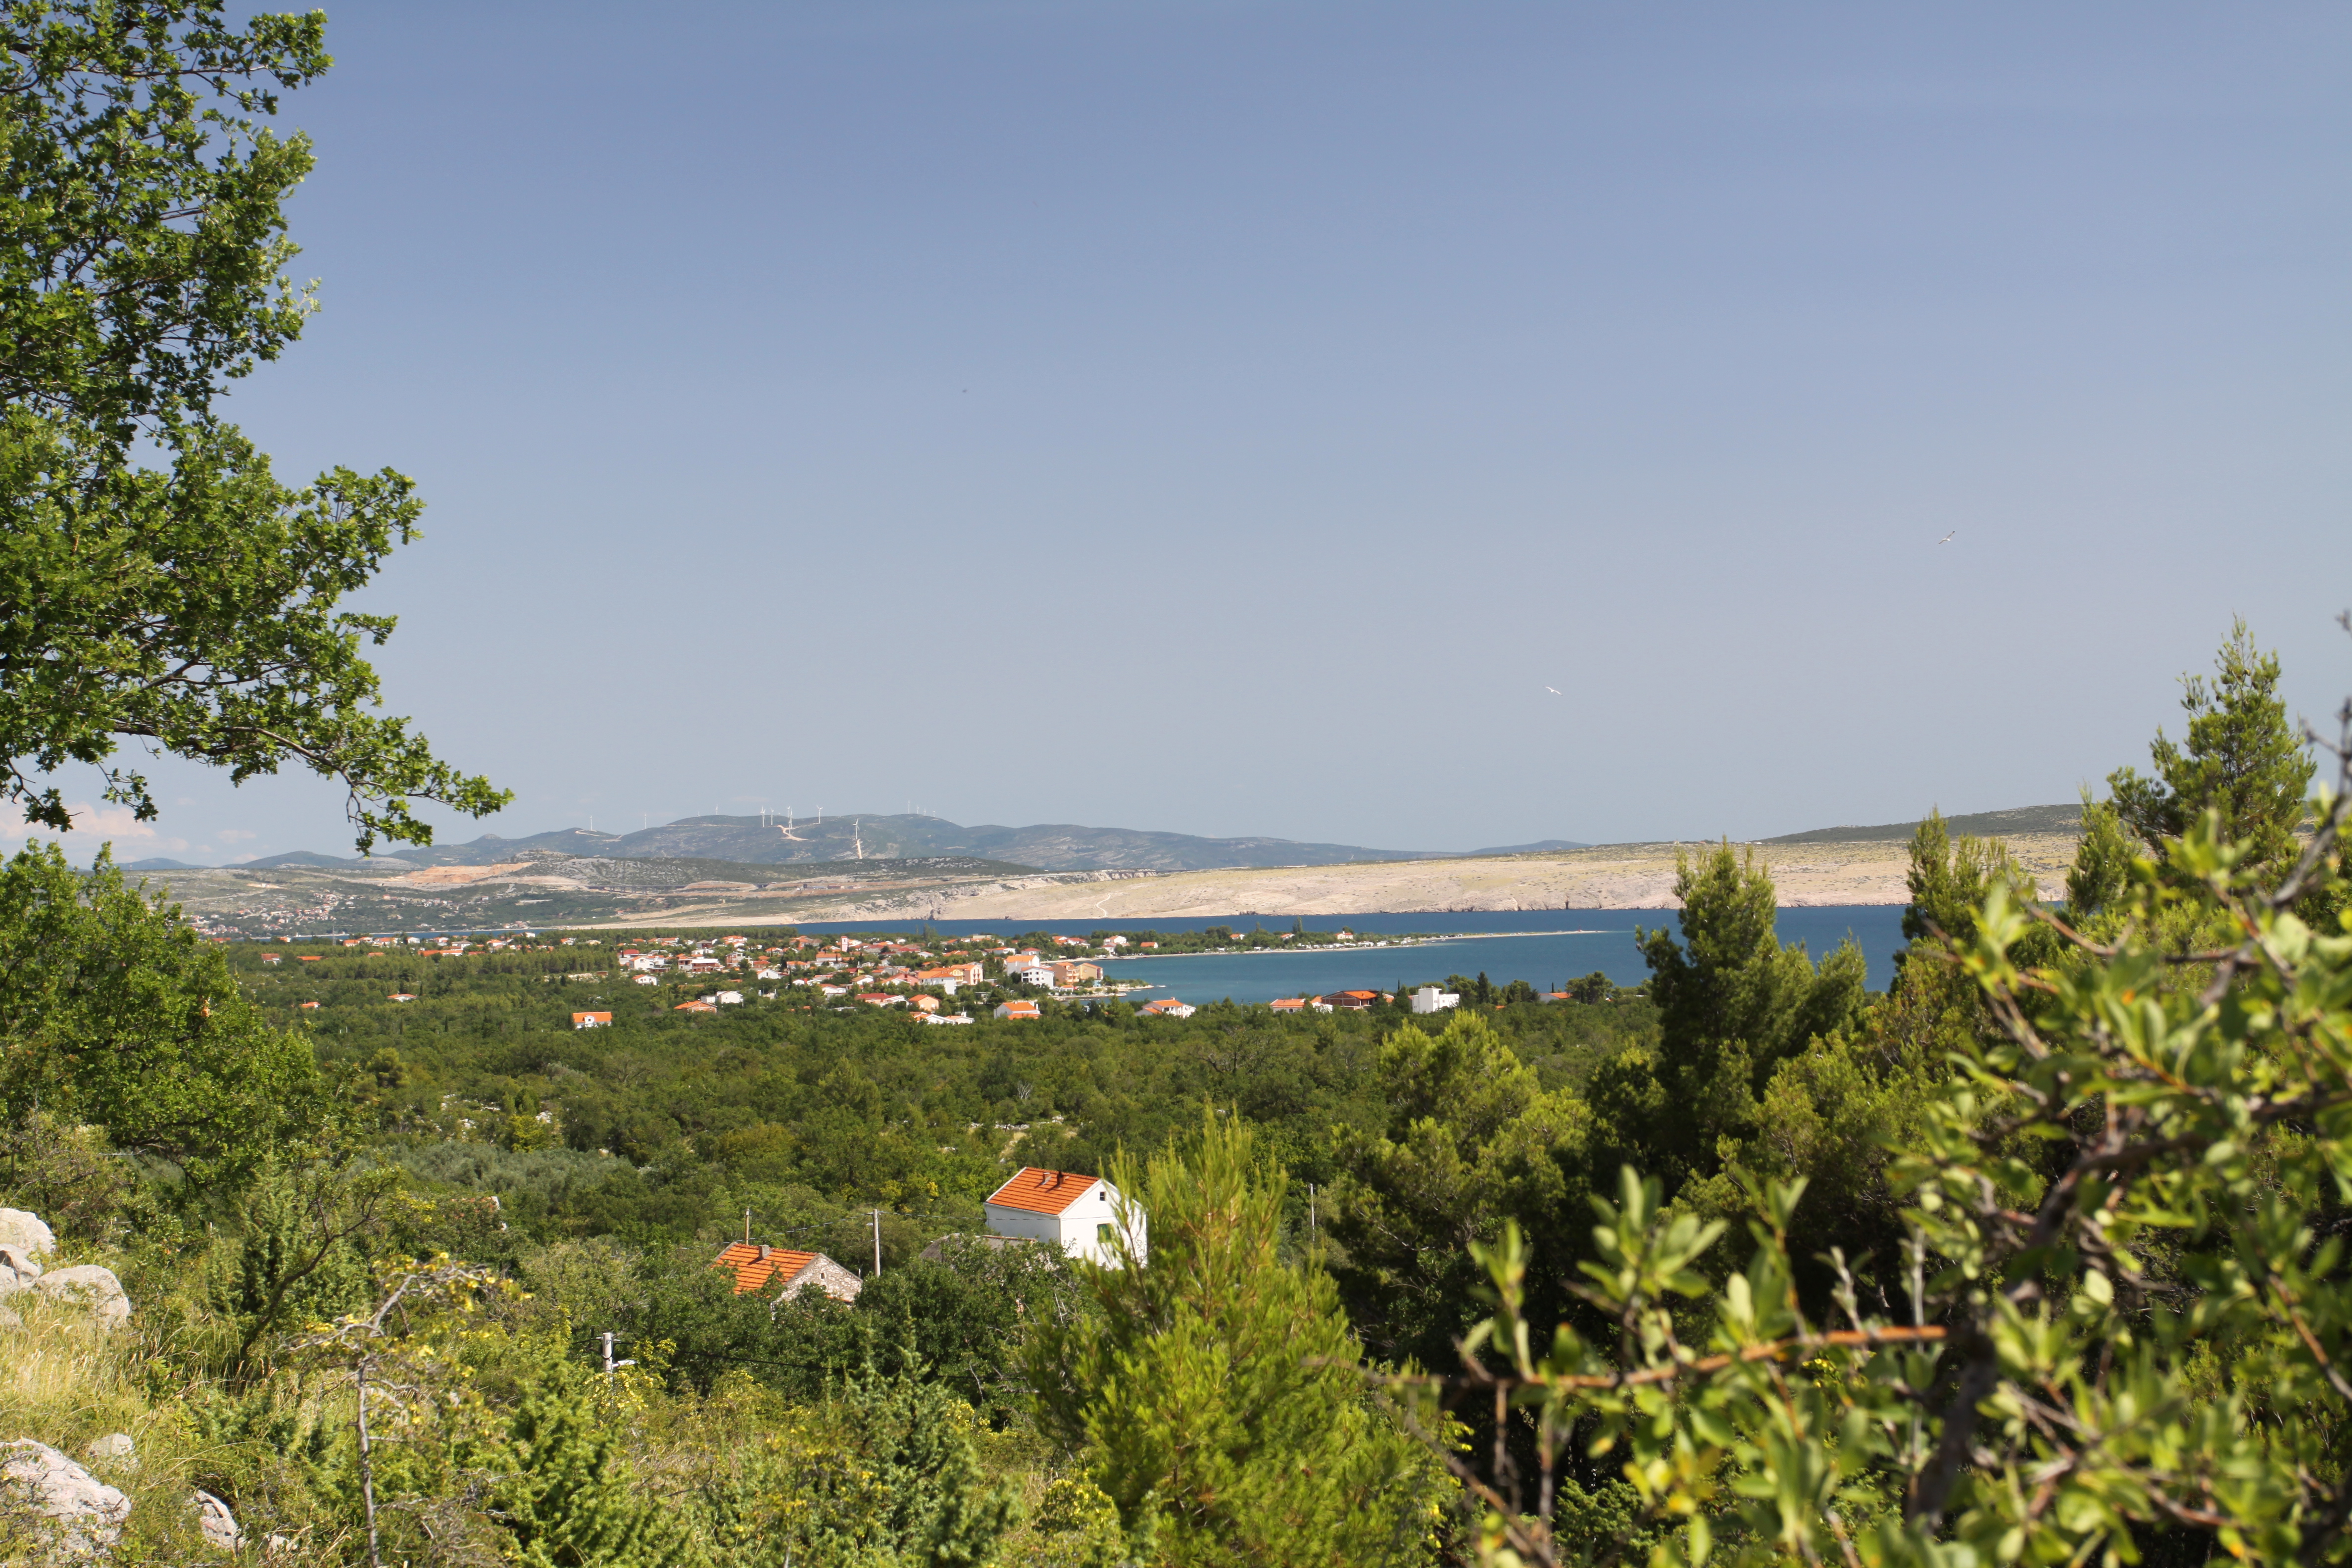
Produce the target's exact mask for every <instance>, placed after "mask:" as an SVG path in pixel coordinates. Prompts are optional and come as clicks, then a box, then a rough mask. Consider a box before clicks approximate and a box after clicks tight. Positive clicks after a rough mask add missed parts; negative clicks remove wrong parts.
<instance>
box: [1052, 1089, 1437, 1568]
mask: <svg viewBox="0 0 2352 1568" xmlns="http://www.w3.org/2000/svg"><path fill="white" fill-rule="evenodd" d="M1254 1159H1255V1139H1254V1137H1253V1135H1252V1134H1251V1132H1250V1131H1249V1129H1248V1128H1246V1127H1245V1126H1243V1125H1242V1124H1241V1123H1240V1122H1239V1121H1238V1120H1237V1119H1234V1118H1231V1117H1223V1118H1220V1117H1217V1116H1215V1115H1213V1114H1212V1115H1211V1116H1210V1117H1208V1118H1207V1119H1206V1120H1205V1121H1204V1123H1203V1126H1202V1131H1201V1132H1200V1134H1199V1135H1198V1137H1197V1139H1195V1140H1193V1141H1191V1142H1189V1143H1188V1144H1187V1145H1186V1146H1184V1147H1182V1148H1181V1149H1179V1150H1171V1151H1170V1152H1163V1153H1160V1154H1155V1155H1153V1156H1151V1157H1150V1160H1149V1161H1147V1162H1143V1163H1138V1162H1136V1161H1134V1160H1131V1159H1127V1158H1124V1157H1122V1158H1121V1159H1119V1160H1118V1161H1115V1162H1114V1163H1113V1166H1112V1173H1111V1181H1112V1184H1113V1185H1114V1186H1116V1187H1117V1188H1118V1190H1119V1191H1120V1192H1121V1193H1122V1194H1126V1195H1127V1197H1128V1198H1129V1201H1131V1202H1133V1203H1135V1204H1136V1205H1139V1207H1140V1208H1141V1210H1142V1211H1143V1212H1144V1213H1145V1214H1147V1215H1150V1243H1149V1253H1150V1259H1149V1261H1148V1262H1147V1261H1146V1260H1145V1259H1144V1258H1142V1257H1139V1256H1138V1255H1137V1253H1136V1251H1135V1250H1134V1248H1133V1247H1131V1246H1130V1245H1129V1242H1128V1241H1127V1240H1126V1239H1125V1238H1122V1241H1121V1243H1120V1246H1121V1260H1120V1262H1119V1264H1118V1266H1116V1267H1111V1268H1097V1267H1095V1266H1093V1265H1090V1264H1084V1263H1081V1264H1078V1265H1076V1266H1075V1267H1076V1269H1077V1271H1078V1275H1079V1278H1080V1279H1081V1281H1082V1282H1083V1283H1084V1284H1085V1286H1086V1287H1087V1292H1088V1294H1089V1295H1090V1296H1091V1298H1092V1301H1091V1306H1092V1309H1093V1310H1090V1311H1087V1312H1085V1313H1081V1314H1077V1315H1074V1316H1072V1317H1069V1318H1067V1319H1065V1320H1061V1321H1050V1322H1045V1323H1040V1324H1039V1325H1038V1326H1037V1330H1036V1331H1035V1333H1034V1335H1033V1337H1032V1338H1031V1340H1030V1342H1029V1350H1028V1357H1027V1362H1028V1372H1029V1377H1030V1380H1031V1381H1032V1383H1033V1384H1034V1385H1035V1386H1036V1388H1037V1391H1038V1394H1037V1398H1038V1409H1039V1419H1040V1421H1041V1423H1042V1424H1043V1425H1044V1426H1045V1429H1046V1430H1047V1431H1048V1432H1049V1433H1051V1434H1052V1435H1053V1436H1055V1437H1056V1438H1058V1439H1059V1440H1060V1441H1061V1442H1063V1443H1064V1444H1065V1445H1066V1446H1067V1447H1069V1448H1071V1449H1072V1450H1073V1451H1076V1452H1079V1453H1082V1454H1083V1455H1084V1456H1085V1458H1086V1462H1087V1468H1088V1470H1089V1472H1090V1474H1091V1477H1092V1479H1094V1481H1095V1482H1096V1483H1097V1485H1099V1486H1100V1487H1101V1488H1102V1489H1103V1490H1104V1491H1105V1492H1106V1493H1107V1494H1108V1495H1109V1497H1110V1498H1111V1500H1113V1501H1114V1502H1115V1503H1116V1504H1117V1505H1118V1513H1119V1519H1120V1521H1121V1523H1122V1524H1123V1526H1124V1527H1125V1530H1126V1531H1127V1534H1128V1537H1129V1542H1130V1546H1131V1547H1136V1546H1137V1545H1138V1544H1139V1543H1141V1542H1150V1543H1151V1545H1152V1547H1153V1549H1154V1550H1156V1552H1157V1553H1158V1560H1162V1561H1166V1562H1169V1563H1285V1564H1304V1563H1331V1564H1339V1563H1394V1562H1407V1561H1412V1560H1413V1559H1415V1558H1418V1557H1420V1556H1422V1555H1423V1554H1424V1553H1425V1552H1426V1550H1427V1545H1428V1542H1429V1540H1430V1538H1431V1535H1432V1532H1433V1528H1434V1526H1435V1524H1436V1522H1437V1520H1438V1518H1439V1498H1440V1492H1439V1490H1438V1489H1437V1486H1436V1484H1435V1481H1436V1478H1435V1477H1434V1476H1433V1473H1432V1467H1431V1465H1430V1463H1429V1461H1428V1460H1427V1458H1425V1457H1423V1455H1422V1454H1421V1453H1420V1452H1419V1451H1418V1449H1417V1447H1416V1446H1415V1445H1414V1444H1412V1441H1411V1440H1410V1439H1409V1438H1408V1437H1407V1436H1405V1434H1404V1433H1403V1432H1402V1431H1401V1430H1400V1429H1399V1428H1398V1427H1397V1426H1395V1425H1394V1424H1393V1422H1392V1421H1391V1418H1390V1417H1389V1416H1388V1415H1387V1414H1386V1413H1384V1412H1383V1411H1382V1410H1381V1409H1380V1408H1379V1407H1377V1406H1376V1405H1373V1404H1372V1403H1371V1402H1370V1399H1369V1398H1368V1397H1367V1395H1366V1393H1365V1391H1364V1388H1363V1385H1362V1384H1361V1382H1360V1378H1359V1376H1358V1373H1357V1371H1356V1366H1357V1363H1358V1360H1359V1352H1358V1348H1357V1344H1356V1342H1355V1338H1354V1336H1353V1335H1352V1334H1351V1333H1350V1332H1349V1329H1348V1323H1347V1320H1346V1318H1345V1316H1344V1315H1343V1314H1342V1313H1341V1311H1340V1310H1339V1298H1338V1292H1337V1291H1336V1290H1335V1289H1333V1287H1332V1284H1331V1281H1330V1279H1328V1276H1326V1275H1325V1274H1324V1272H1323V1270H1322V1269H1321V1268H1320V1267H1319V1266H1318V1264H1317V1263H1316V1262H1315V1260H1314V1259H1313V1258H1307V1259H1304V1260H1302V1261H1301V1262H1299V1263H1297V1264H1293V1263H1291V1262H1289V1261H1287V1260H1286V1259H1285V1258H1283V1257H1282V1256H1281V1255H1280V1249H1279V1242H1280V1237H1281V1224H1280V1209H1281V1203H1280V1199H1281V1193H1282V1189H1283V1187H1284V1185H1285V1180H1284V1176H1283V1173H1281V1172H1279V1171H1268V1172H1264V1173H1261V1172H1259V1171H1257V1170H1255V1169H1254V1168H1253V1164H1254Z"/></svg>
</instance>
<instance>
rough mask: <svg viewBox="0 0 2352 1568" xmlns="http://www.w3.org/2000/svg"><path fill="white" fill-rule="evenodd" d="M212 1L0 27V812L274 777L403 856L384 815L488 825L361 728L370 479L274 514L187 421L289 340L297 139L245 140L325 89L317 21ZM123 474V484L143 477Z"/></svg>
mask: <svg viewBox="0 0 2352 1568" xmlns="http://www.w3.org/2000/svg"><path fill="white" fill-rule="evenodd" d="M324 28H325V19H324V17H323V16H321V15H320V14H319V13H316V12H313V13H311V14H310V15H308V16H256V17H252V18H250V19H248V20H247V21H246V22H245V23H244V24H243V26H236V25H234V24H232V23H230V22H229V21H228V20H227V18H226V7H225V6H223V5H220V4H218V3H217V0H21V3H18V4H12V5H8V6H6V7H5V9H4V10H0V51H5V57H6V64H5V72H6V75H5V83H6V91H7V97H8V104H9V114H8V117H7V120H6V123H5V129H0V518H5V529H0V757H5V777H0V800H6V801H9V802H13V803H15V804H16V805H19V806H20V807H21V808H22V809H23V810H24V812H25V813H26V816H28V817H29V818H30V819H31V820H33V821H34V822H37V823H40V824H44V825H46V826H52V827H57V828H60V829H63V828H65V827H68V826H70V825H71V824H70V816H69V813H68V807H67V805H66V802H65V800H64V796H63V795H62V793H61V791H60V789H59V788H58V786H57V785H56V784H48V783H45V782H43V778H42V775H45V774H47V773H51V772H53V771H54V770H56V769H57V768H58V767H60V766H62V765H64V764H65V763H68V762H79V763H89V764H91V765H94V766H97V767H100V769H101V770H102V773H103V779H104V792H105V795H106V796H107V798H109V799H110V800H115V801H119V802H122V803H124V804H127V805H130V806H131V808H132V810H133V811H134V813H135V814H136V815H137V816H139V817H141V818H142V819H144V818H149V817H152V816H154V815H155V811H156V808H155V803H154V801H153V799H152V796H151V795H150V794H149V791H148V788H147V784H146V781H145V779H144V778H142V776H141V775H140V774H139V773H136V772H132V771H128V770H125V769H122V768H120V767H117V766H114V765H113V764H112V763H110V758H111V757H113V756H114V754H115V752H116V751H117V748H118V746H119V745H120V743H121V741H122V740H124V739H126V738H130V739H136V740H140V741H142V742H149V743H151V744H152V745H153V746H155V747H158V748H160V749H162V750H163V751H166V752H173V753H176V754H178V755H182V756H187V757H193V758H196V759H198V760H201V761H204V762H206V763H214V764H216V765H219V766H222V767H226V768H227V769H229V770H230V775H231V777H232V778H234V779H235V780H236V781H237V782H240V783H242V782H243V781H244V780H246V779H247V778H250V777H252V776H254V775H255V774H257V773H274V772H276V771H277V770H278V767H279V766H280V765H281V764H283V763H288V762H298V763H301V764H303V765H305V766H307V767H310V769H312V770H313V771H315V772H317V773H321V774H324V775H328V776H333V777H338V778H340V779H341V780H342V781H343V782H344V784H346V786H347V788H348V790H349V792H350V803H351V804H350V811H351V815H352V821H353V823H354V824H355V826H357V828H358V830H359V834H358V841H359V845H360V847H361V848H362V849H365V848H367V847H370V846H371V845H372V844H373V842H374V840H375V838H376V837H378V836H379V835H383V836H389V837H394V838H401V839H408V840H411V841H414V842H417V843H429V842H430V841H431V837H432V835H431V830H430V828H429V827H428V826H426V825H425V823H424V822H423V821H422V820H421V819H419V818H418V817H416V816H415V815H414V814H413V812H412V811H411V810H410V808H409V804H408V803H409V802H410V801H411V800H412V799H431V800H439V801H443V802H446V803H447V804H449V805H454V806H456V807H457V809H459V810H462V811H467V812H470V813H474V814H476V815H479V814H481V813H484V812H488V811H493V810H496V809H497V808H498V807H499V806H500V805H503V804H505V802H506V800H507V799H508V798H509V797H508V796H507V795H505V794H504V793H502V792H499V791H497V790H495V789H493V788H492V787H491V786H490V785H489V784H488V783H487V782H485V781H484V780H482V779H479V778H474V777H468V776H467V775H464V774H461V773H457V772H456V771H455V770H454V769H452V768H450V767H449V766H448V765H447V764H446V763H442V762H440V761H438V760H437V759H436V758H435V757H434V756H433V754H432V752H431V750H430V749H429V747H428V746H427V745H426V743H425V741H424V740H423V738H422V737H420V736H416V735H413V734H411V733H409V731H408V729H407V725H406V721H404V720H400V719H395V718H386V717H383V716H382V715H380V714H378V713H376V712H374V711H373V710H374V709H375V708H376V707H378V706H379V694H378V682H377V679H376V675H375V672H374V670H373V668H372V667H371V666H370V665H369V664H368V662H367V660H366V659H365V658H362V655H361V652H360V649H361V647H362V643H366V642H374V643H381V642H382V641H383V639H384V638H385V637H387V636H389V635H390V634H391V632H392V629H393V621H392V619H391V618H390V617H389V616H373V615H360V614H354V613H348V612H341V611H339V610H338V608H337V606H338V605H339V604H340V603H341V599H342V597H343V596H344V595H348V594H350V593H352V591H354V590H355V589H357V588H359V587H361V586H362V585H363V584H365V583H367V581H368V580H369V579H370V578H371V577H372V576H373V574H375V572H376V570H377V569H378V567H379V566H381V564H382V563H383V559H384V557H385V556H386V555H387V554H388V553H389V552H390V551H391V550H392V549H393V548H394V547H395V546H396V545H398V544H401V543H404V542H408V541H409V540H411V539H412V538H414V537H415V520H416V516H417V513H418V511H419V510H420V504H419V502H418V501H417V500H416V499H415V495H414V494H413V488H412V486H411V485H410V483H409V481H408V480H407V479H404V478H402V477H401V476H400V475H398V474H395V473H393V472H392V471H390V470H389V469H386V470H384V471H383V472H381V473H377V474H374V475H371V476H362V475H360V474H358V473H355V472H353V471H352V470H351V469H348V468H337V469H335V470H333V471H331V472H330V473H328V474H325V475H322V476H320V478H319V479H317V480H316V481H314V482H313V483H312V484H310V485H309V486H308V487H305V488H303V489H288V488H287V487H285V486H284V485H281V484H280V483H279V482H278V480H277V479H275V478H274V477H273V476H272V475H271V473H270V469H269V463H268V458H265V457H263V456H262V455H261V454H260V453H259V452H257V450H255V448H254V447H253V445H252V443H251V442H249V441H247V439H246V438H245V437H243V436H242V435H241V434H240V433H239V432H238V431H237V430H236V427H235V426H232V425H229V424H227V423H226V422H224V421H223V420H221V419H220V418H219V417H218V416H217V414H216V413H215V408H214V402H215V397H216V395H218V394H219V392H220V391H221V390H222V387H223V385H224V384H225V383H226V382H227V381H229V380H231V379H234V378H236V377H239V376H242V375H245V374H248V373H250V372H251V371H252V370H253V369H254V368H255V367H256V366H257V364H258V363H261V362H262V361H265V360H269V359H274V358H276V357H277V355H278V353H280V352H281V351H282V350H283V349H284V348H285V346H286V345H287V344H288V343H289V342H292V341H293V340H294V339H295V337H296V336H297V335H298V334H299V331H300V330H301V324H302V321H303V319H304V318H305V317H306V316H307V315H308V314H309V312H310V309H311V300H310V297H309V295H308V294H307V292H305V291H303V290H300V289H296V288H295V287H294V285H293V284H292V282H291V280H290V279H288V278H287V277H286V276H285V274H284V271H283V268H284V267H285V265H286V264H287V263H288V262H289V260H290V259H291V258H292V257H293V255H294V254H295V252H294V247H292V245H291V244H290V242H289V240H288V239H287V238H286V235H285V218H284V214H283V211H282V206H283V203H284V202H285V199H286V197H287V196H288V195H289V194H290V193H291V192H292V190H293V188H294V187H295V185H296V184H299V182H300V181H301V179H302V178H303V176H304V175H305V174H308V173H309V171H310V166H311V153H310V142H309V141H308V139H307V138H305V137H302V136H299V135H296V136H292V137H285V138H281V137H279V136H278V135H277V134H275V133H274V132H272V131H270V130H269V129H268V126H267V125H266V124H264V123H263V121H265V120H266V119H267V118H268V116H270V115H272V114H274V113H275V112H276V111H277V107H278V100H277V97H276V91H277V89H292V88H297V87H299V86H301V85H303V84H304V83H306V82H308V81H310V80H312V79H315V78H316V77H317V76H318V75H319V74H320V72H322V71H324V70H325V69H326V68H327V67H328V65H329V63H330V62H329V58H328V56H327V54H326V52H325V48H324ZM151 457H152V459H153V460H152V462H151V461H149V458H151Z"/></svg>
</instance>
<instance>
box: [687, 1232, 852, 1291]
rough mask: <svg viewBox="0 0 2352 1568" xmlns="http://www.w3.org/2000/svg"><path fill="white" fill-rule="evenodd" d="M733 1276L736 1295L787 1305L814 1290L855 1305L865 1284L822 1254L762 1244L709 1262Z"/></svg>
mask: <svg viewBox="0 0 2352 1568" xmlns="http://www.w3.org/2000/svg"><path fill="white" fill-rule="evenodd" d="M710 1267H712V1268H724V1269H728V1270H730V1272H732V1273H733V1274H734V1276H735V1294H737V1295H738V1296H748V1295H750V1294H751V1293H752V1292H753V1291H755V1290H756V1291H758V1292H759V1293H760V1294H761V1295H763V1296H765V1297H767V1298H768V1299H769V1300H772V1301H789V1300H792V1299H793V1297H795V1296H797V1295H799V1294H800V1293H801V1292H802V1291H803V1290H806V1289H810V1288H812V1287H814V1288H815V1289H819V1290H822V1291H824V1293H825V1294H826V1295H828V1296H830V1297H832V1298H833V1299H834V1300H836V1301H855V1300H857V1293H858V1292H859V1291H860V1290H863V1289H866V1281H865V1280H863V1279H859V1278H858V1277H857V1276H856V1275H855V1274H852V1273H851V1272H850V1271H849V1270H848V1269H846V1268H843V1267H842V1266H841V1265H840V1264H838V1263H835V1261H834V1260H833V1259H832V1258H827V1257H826V1256H825V1255H824V1253H822V1252H794V1251H792V1250H791V1249H789V1248H787V1247H771V1246H769V1245H768V1244H767V1243H766V1242H764V1241H760V1242H751V1241H739V1242H735V1243H733V1244H732V1245H731V1246H730V1247H728V1248H727V1249H726V1250H725V1251H723V1252H721V1253H720V1254H719V1256H718V1257H717V1258H712V1259H711V1260H710Z"/></svg>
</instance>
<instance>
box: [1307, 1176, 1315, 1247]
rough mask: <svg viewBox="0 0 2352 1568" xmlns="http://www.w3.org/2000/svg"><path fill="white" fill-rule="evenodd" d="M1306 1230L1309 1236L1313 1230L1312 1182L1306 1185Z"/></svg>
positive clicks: (1313, 1187)
mask: <svg viewBox="0 0 2352 1568" xmlns="http://www.w3.org/2000/svg"><path fill="white" fill-rule="evenodd" d="M1314 1229H1315V1184H1314V1183H1312V1182H1309V1183H1307V1231H1308V1233H1309V1234H1312V1233H1313V1231H1314Z"/></svg>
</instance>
